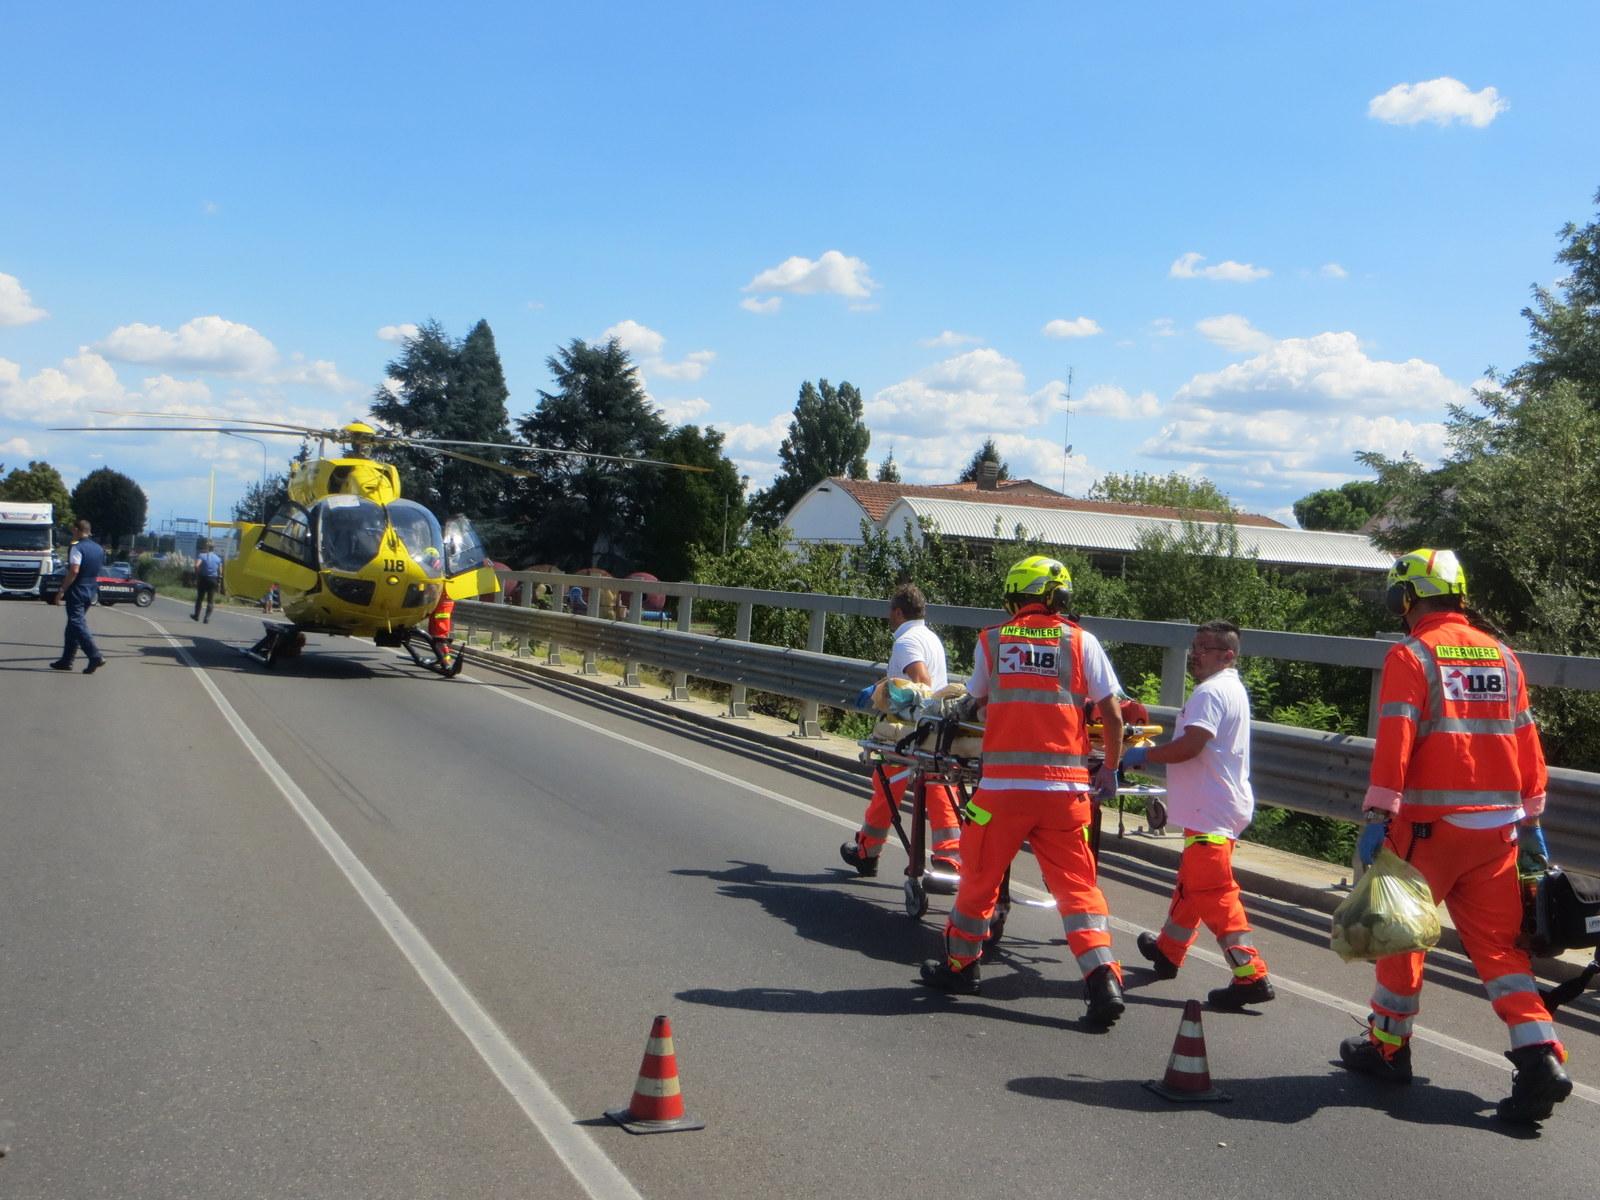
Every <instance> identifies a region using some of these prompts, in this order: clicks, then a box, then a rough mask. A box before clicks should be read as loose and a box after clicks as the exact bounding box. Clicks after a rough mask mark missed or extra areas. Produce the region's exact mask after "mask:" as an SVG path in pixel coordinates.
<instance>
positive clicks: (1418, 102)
mask: <svg viewBox="0 0 1600 1200" xmlns="http://www.w3.org/2000/svg"><path fill="white" fill-rule="evenodd" d="M1508 107H1510V105H1508V104H1507V102H1506V101H1504V100H1502V99H1501V98H1500V93H1499V92H1497V91H1496V90H1495V89H1494V88H1492V87H1486V88H1484V89H1483V90H1482V91H1481V92H1473V91H1469V90H1468V89H1467V85H1466V84H1464V83H1462V82H1461V81H1460V80H1459V79H1452V78H1451V77H1450V76H1448V75H1442V76H1440V77H1439V78H1438V79H1430V80H1428V81H1427V82H1426V83H1397V84H1395V85H1394V86H1393V87H1392V88H1390V89H1389V90H1388V91H1387V92H1384V93H1383V95H1381V96H1374V97H1373V98H1372V99H1371V100H1370V101H1369V102H1368V103H1367V116H1369V117H1372V118H1374V119H1376V120H1379V121H1384V122H1387V123H1388V124H1390V125H1416V124H1418V123H1420V122H1422V121H1432V122H1433V123H1434V124H1435V125H1450V124H1453V123H1457V122H1459V123H1460V124H1463V125H1471V126H1472V127H1473V128H1474V129H1482V128H1483V127H1484V126H1486V125H1488V124H1489V122H1491V121H1493V120H1494V119H1495V118H1496V117H1498V116H1499V115H1500V114H1501V113H1503V112H1505V110H1506V109H1507V108H1508Z"/></svg>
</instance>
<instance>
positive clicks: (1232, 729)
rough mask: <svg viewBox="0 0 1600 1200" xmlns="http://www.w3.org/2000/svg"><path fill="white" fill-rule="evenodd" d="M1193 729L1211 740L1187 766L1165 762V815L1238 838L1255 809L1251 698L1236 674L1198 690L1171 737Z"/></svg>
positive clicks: (1205, 683)
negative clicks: (1251, 760) (1251, 766)
mask: <svg viewBox="0 0 1600 1200" xmlns="http://www.w3.org/2000/svg"><path fill="white" fill-rule="evenodd" d="M1191 728H1194V729H1204V730H1207V731H1208V732H1209V733H1210V734H1211V737H1210V738H1209V739H1208V740H1207V742H1206V744H1205V745H1204V747H1202V748H1201V750H1200V753H1199V754H1197V755H1195V756H1194V757H1193V758H1191V759H1189V760H1188V761H1187V762H1175V763H1168V764H1167V812H1168V814H1169V815H1170V817H1171V819H1172V822H1173V824H1175V825H1180V826H1182V827H1183V828H1184V829H1192V830H1194V831H1195V832H1196V833H1221V834H1225V835H1227V836H1228V837H1230V838H1236V837H1238V836H1239V835H1240V834H1241V833H1243V832H1244V829H1245V826H1247V825H1249V824H1250V820H1251V818H1252V817H1254V816H1255V811H1256V800H1255V794H1254V793H1253V792H1252V791H1251V790H1250V694H1249V693H1248V692H1247V691H1245V688H1244V684H1243V683H1242V682H1240V680H1239V672H1238V671H1236V670H1234V669H1233V668H1232V667H1229V668H1227V669H1226V670H1224V671H1218V672H1217V673H1216V674H1215V675H1213V676H1211V678H1209V679H1206V680H1203V681H1202V682H1201V683H1199V684H1197V685H1196V686H1195V689H1194V691H1193V692H1191V693H1190V694H1189V699H1188V701H1187V702H1186V703H1185V704H1184V706H1183V711H1182V712H1180V713H1179V714H1178V723H1177V725H1176V726H1175V727H1174V728H1173V731H1172V734H1173V737H1174V738H1179V737H1182V736H1183V731H1184V730H1185V729H1191Z"/></svg>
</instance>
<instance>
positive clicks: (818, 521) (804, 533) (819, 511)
mask: <svg viewBox="0 0 1600 1200" xmlns="http://www.w3.org/2000/svg"><path fill="white" fill-rule="evenodd" d="M866 520H868V517H867V510H866V509H864V508H862V507H861V505H859V504H857V503H856V500H855V497H854V496H852V495H850V493H849V492H846V491H844V490H843V489H842V488H840V487H839V485H838V484H835V483H828V482H826V481H824V482H822V483H819V484H817V485H816V486H815V487H813V488H812V489H811V490H810V491H809V492H807V493H806V494H805V495H804V496H801V497H800V499H799V501H797V502H796V504H795V506H794V507H793V508H791V509H790V510H789V515H788V516H786V517H785V518H784V519H783V528H784V529H785V530H786V531H787V532H788V534H789V536H790V537H792V538H794V539H795V541H798V542H838V543H840V544H841V545H847V546H853V545H858V544H859V543H860V541H861V522H863V521H866Z"/></svg>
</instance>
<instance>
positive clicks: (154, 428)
mask: <svg viewBox="0 0 1600 1200" xmlns="http://www.w3.org/2000/svg"><path fill="white" fill-rule="evenodd" d="M50 432H51V433H251V434H257V433H258V434H262V435H263V436H267V437H303V436H304V435H303V434H300V433H292V432H290V431H289V430H287V429H234V428H232V427H231V426H227V425H52V426H50Z"/></svg>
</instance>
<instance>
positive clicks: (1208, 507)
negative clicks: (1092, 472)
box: [1089, 471, 1234, 513]
mask: <svg viewBox="0 0 1600 1200" xmlns="http://www.w3.org/2000/svg"><path fill="white" fill-rule="evenodd" d="M1089 499H1091V500H1110V501H1113V502H1114V503H1117V504H1153V505H1159V506H1161V507H1163V508H1192V509H1199V510H1201V511H1202V512H1224V513H1225V512H1233V511H1234V507H1233V501H1231V500H1229V499H1228V497H1227V496H1225V495H1223V494H1222V491H1221V489H1219V488H1218V487H1217V485H1216V484H1214V483H1212V482H1211V480H1209V479H1203V478H1202V479H1193V478H1190V477H1189V476H1188V475H1184V474H1181V473H1179V472H1177V471H1173V472H1171V473H1170V474H1167V475H1150V474H1147V473H1146V472H1144V471H1133V472H1130V473H1127V474H1121V473H1118V472H1115V471H1113V472H1112V473H1111V474H1109V475H1105V476H1103V477H1102V478H1100V479H1098V480H1096V481H1095V483H1094V486H1092V487H1091V488H1090V489H1089Z"/></svg>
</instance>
